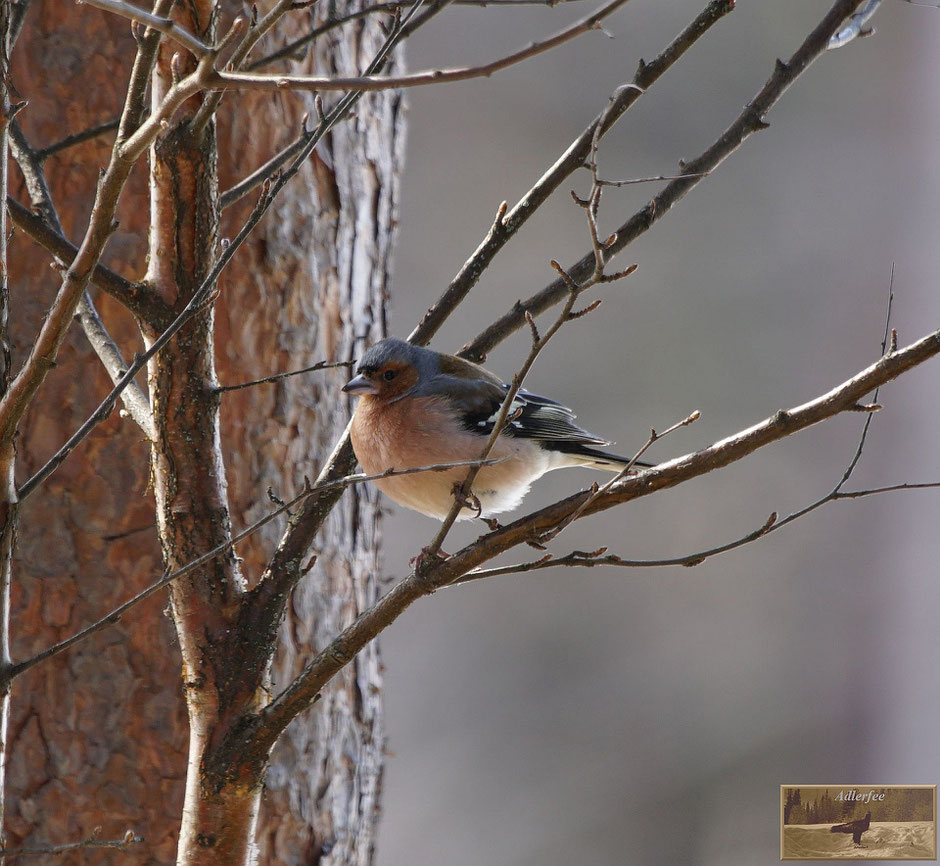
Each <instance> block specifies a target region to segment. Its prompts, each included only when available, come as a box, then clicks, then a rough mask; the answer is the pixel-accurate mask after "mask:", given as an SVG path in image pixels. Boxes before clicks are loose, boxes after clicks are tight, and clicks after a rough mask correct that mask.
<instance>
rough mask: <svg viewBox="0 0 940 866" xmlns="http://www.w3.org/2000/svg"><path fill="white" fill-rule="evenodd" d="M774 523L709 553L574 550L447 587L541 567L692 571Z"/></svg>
mask: <svg viewBox="0 0 940 866" xmlns="http://www.w3.org/2000/svg"><path fill="white" fill-rule="evenodd" d="M776 520H777V515H776V513H774V514H771V515H770V517H768V518H767V520H766V522H765V523H764V525H763V526H762V527H761V528H760V529H757V530H755V531H754V532H750V533H748V534H747V535H745V536H743V537H742V538H738V539H736V540H735V541H731V542H729V543H727V544H722V545H720V546H718V547H713V548H711V549H710V550H699V551H696V552H695V553H690V554H687V555H686V556H675V557H672V558H670V559H623V558H622V557H620V556H616V555H615V554H607V555H606V556H605V555H604V554H606V553H607V548H606V547H601V548H599V549H598V550H592V551H587V552H586V551H583V550H574V551H572V552H571V553H569V554H567V555H566V556H557V557H553V556H552V555H551V554H547V555H546V556H543V557H541V558H540V559H536V560H533V561H532V562H520V563H517V564H516V565H504V566H500V567H498V568H481V569H476V570H475V571H471V572H470V573H469V574H465V575H464V576H463V577H458V578H457V579H456V580H455V581H454V582H453V583H451V584H448V586H459V585H460V584H463V583H471V582H472V581H475V580H483V579H484V578H488V577H500V576H502V575H506V574H522V573H524V572H526V571H538V570H540V569H543V568H554V567H555V566H584V567H586V568H594V567H595V566H598V565H615V566H620V567H622V568H660V567H667V566H674V565H681V566H684V567H686V568H691V567H693V566H696V565H701V564H702V563H703V562H704V561H705V560H706V559H708V558H710V557H712V556H716V555H717V554H719V553H726V552H727V551H729V550H734V549H735V548H738V547H743V546H744V545H746V544H751V543H752V542H754V541H757V540H758V539H759V538H763V537H764V536H765V535H766V534H767V533H768V532H769V531H770V529H771V528H772V527H773V525H774V522H775V521H776Z"/></svg>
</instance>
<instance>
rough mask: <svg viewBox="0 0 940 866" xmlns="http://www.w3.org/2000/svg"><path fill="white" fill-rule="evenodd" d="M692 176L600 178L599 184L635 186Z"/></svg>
mask: <svg viewBox="0 0 940 866" xmlns="http://www.w3.org/2000/svg"><path fill="white" fill-rule="evenodd" d="M708 174H709V172H707V171H704V172H702V173H701V174H700V175H698V177H708ZM692 176H693V175H690V174H659V175H656V176H655V177H631V178H628V179H627V180H604V179H603V178H598V181H597V182H598V183H599V184H600V185H601V186H614V187H621V186H633V185H634V184H637V183H656V182H658V181H662V180H684V179H685V178H687V177H692Z"/></svg>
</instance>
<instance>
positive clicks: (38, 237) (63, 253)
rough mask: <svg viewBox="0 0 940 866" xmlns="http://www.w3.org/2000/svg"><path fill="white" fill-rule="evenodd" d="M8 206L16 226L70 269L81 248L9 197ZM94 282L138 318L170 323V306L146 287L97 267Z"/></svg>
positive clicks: (92, 279) (92, 275) (93, 273)
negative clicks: (167, 306) (168, 308)
mask: <svg viewBox="0 0 940 866" xmlns="http://www.w3.org/2000/svg"><path fill="white" fill-rule="evenodd" d="M7 207H8V208H9V209H10V218H11V219H12V220H13V224H14V225H15V226H16V227H17V228H18V229H19V230H20V231H22V232H23V233H24V234H26V235H28V236H29V237H31V238H32V239H33V240H34V241H36V242H37V243H38V244H39V245H40V246H42V247H45V248H46V249H47V250H48V251H49V252H50V253H51V254H52V256H53V257H54V258H55V259H56V261H58V262H61V263H62V264H63V265H65V266H66V267H68V266H69V265H70V264H71V263H72V261H73V260H74V258H75V255H76V254H77V252H78V248H77V247H76V246H75V245H74V244H73V243H71V241H69V240H68V239H67V238H65V237H63V236H62V235H60V234H59V233H58V232H55V231H53V230H52V229H51V228H49V226H48V225H46V223H45V222H44V221H43V220H42V219H41V218H40V217H38V216H36V214H34V213H33V212H32V211H31V210H29V208H26V207H24V206H23V205H21V204H20V203H19V202H18V201H16V199H13V198H10V197H7ZM91 282H93V283H94V284H95V285H96V286H97V287H98V288H99V289H101V290H102V291H103V292H106V293H107V294H109V295H111V297H113V298H114V299H115V300H117V301H120V302H121V303H122V304H123V305H124V306H125V307H127V309H128V310H130V311H131V312H132V313H133V314H134V315H135V316H138V317H140V318H142V319H144V320H146V321H148V322H157V323H158V325H159V324H160V323H162V322H163V320H166V324H168V323H169V319H168V310H167V308H166V306H165V305H164V304H163V303H162V301H160V299H159V298H158V297H156V296H155V294H154V293H153V292H151V291H150V290H149V289H148V288H147V287H146V286H144V285H141V284H139V283H133V282H131V281H130V280H126V279H124V277H122V276H121V275H120V274H116V273H115V272H114V271H112V270H111V269H110V268H106V267H105V266H104V265H100V264H99V265H96V266H95V269H94V270H93V271H92V274H91Z"/></svg>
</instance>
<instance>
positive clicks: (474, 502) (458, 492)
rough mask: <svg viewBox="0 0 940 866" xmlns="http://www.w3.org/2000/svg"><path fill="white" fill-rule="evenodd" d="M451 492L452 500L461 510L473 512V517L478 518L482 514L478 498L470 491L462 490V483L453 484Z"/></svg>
mask: <svg viewBox="0 0 940 866" xmlns="http://www.w3.org/2000/svg"><path fill="white" fill-rule="evenodd" d="M451 492H452V493H453V494H454V499H455V500H457V504H458V505H460V507H461V508H469V509H470V510H471V511H475V512H476V514H474V515H473V516H474V517H480V516H481V515H482V514H483V505H482V503H481V502H480V499H479V497H478V496H477V495H476V494H475V493H474V492H473V491H472V490H467V491H465V490H464V489H463V482H462V481H456V482H454V486H453V489H452V490H451Z"/></svg>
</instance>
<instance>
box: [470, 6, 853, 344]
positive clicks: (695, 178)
mask: <svg viewBox="0 0 940 866" xmlns="http://www.w3.org/2000/svg"><path fill="white" fill-rule="evenodd" d="M862 2H864V0H837V2H836V3H835V4H834V5H833V7H832V8H831V9H830V10H829V12H828V13H827V14H826V16H825V18H823V20H822V21H821V22H820V24H819V25H818V26H817V27H816V28H815V29H814V30H813V32H812V33H811V34H810V35H809V36H808V37H807V38H806V40H805V41H804V42H803V44H802V45H801V46H800V47H799V48H798V49H797V51H796V52H795V53H794V55H793V56H792V57H791V58H790V60H789V61H788V62H787V63H783V62H782V61H779V60H778V61H777V63H776V66H775V67H774V71H773V74H772V75H771V76H770V80H769V81H768V82H767V84H765V85H764V87H763V88H762V89H761V90H760V92H759V93H758V94H757V95H756V96H755V97H754V99H753V100H751V102H750V103H748V105H747V106H746V107H745V109H744V111H743V112H742V113H741V114H740V115H739V116H738V118H737V119H736V120H735V121H734V123H732V124H731V126H729V127H728V129H727V130H725V132H724V133H722V134H721V136H719V138H718V139H717V140H716V141H715V142H714V143H713V144H712V145H711V146H710V147H709V148H708V149H707V150H705V151H704V152H703V153H702V154H701V155H700V156H698V157H696V158H695V159H694V160H692V161H691V162H688V163H684V164H683V165H682V179H680V180H674V181H672V182H671V183H669V184H668V185H667V186H666V187H665V188H664V189H663V190H662V191H661V192H660V193H659V194H658V195H656V196H655V197H654V198H653V199H652V201H650V203H649V204H648V205H646V207H644V208H642V209H641V210H640V211H638V212H637V213H635V214H634V215H633V216H632V217H630V219H628V220H627V221H626V222H625V223H624V224H623V225H621V226H620V227H619V228H618V229H617V230H616V235H617V238H616V241H615V242H614V244H613V245H612V246H611V247H610V250H609V253H610V255H614V254H616V253H618V252H620V251H622V250H623V249H625V248H626V247H627V246H628V245H629V244H630V243H632V242H633V241H634V240H636V238H638V237H639V236H640V235H642V234H643V233H644V232H646V231H647V230H648V229H649V228H650V227H651V226H652V225H653V224H654V223H655V222H656V221H657V220H660V219H662V217H663V216H665V215H666V214H667V213H668V212H669V210H670V209H671V208H672V207H673V206H674V205H675V204H677V203H678V202H679V201H681V200H682V199H683V198H684V197H685V196H686V194H687V193H688V192H690V191H691V190H692V189H693V188H694V187H695V186H696V185H697V184H698V183H700V182H701V180H702V178H703V177H705V176H707V175H708V174H710V173H711V172H713V171H714V170H715V169H716V168H717V167H718V166H719V165H720V164H721V163H722V162H723V161H724V160H725V159H726V158H727V157H728V156H730V155H731V154H732V153H734V151H736V150H737V149H738V148H739V147H740V146H741V145H742V144H743V143H744V141H745V140H746V139H748V138H749V137H750V136H751V135H752V134H753V133H755V132H759V131H760V130H762V129H765V128H766V127H767V123H766V121H765V120H764V117H765V115H766V114H767V113H768V112H769V111H770V109H771V108H773V107H774V105H776V104H777V102H778V101H779V100H780V97H782V96H783V94H784V93H785V92H786V91H787V89H788V88H789V87H790V85H791V84H793V82H794V81H795V80H796V79H797V78H798V77H799V76H800V75H802V74H803V73H804V72H805V71H806V69H807V68H808V67H809V65H810V64H811V63H812V62H813V61H814V60H815V59H816V58H817V57H819V55H820V54H822V53H823V52H825V50H826V46H827V45H828V43H829V38H830V37H831V36H832V34H833V33H835V32H836V30H837V29H838V28H839V26H840V25H841V24H842V22H843V21H844V20H845V19H846V18H847V17H848V16H849V15H851V14H852V12H854V11H855V8H856V7H857V6H858V5H859V4H860V3H862ZM593 266H594V255H593V252H591V253H587V254H586V255H584V256H583V257H582V258H581V259H580V260H579V261H578V262H577V263H576V264H574V265H573V266H572V267H570V268H569V269H568V273H569V274H571V276H572V277H573V278H574V279H575V280H579V279H581V278H583V275H584V274H586V273H588V272H589V271H590V269H591V268H592V267H593ZM566 291H567V289H566V287H565V284H564V282H563V281H562V280H555V281H554V282H553V283H551V284H549V285H548V286H546V287H545V288H544V289H542V290H541V291H540V292H537V293H536V294H534V295H533V296H532V297H530V298H528V299H527V300H525V301H519V302H517V303H516V304H515V305H514V306H513V308H512V309H511V310H510V311H509V312H508V313H506V314H505V315H504V316H503V317H502V318H500V319H499V320H498V321H496V322H494V323H493V324H492V325H490V326H489V327H488V328H487V329H486V330H485V331H483V332H482V333H481V334H479V335H478V336H477V337H476V338H475V339H474V340H473V341H472V342H470V343H468V344H467V345H466V346H465V347H464V348H463V350H462V351H461V352H460V354H461V356H463V357H465V358H469V359H471V360H474V361H481V360H483V359H484V358H485V357H486V355H487V353H488V352H490V351H491V350H492V349H493V348H494V347H495V346H496V345H498V344H499V343H500V342H502V341H503V340H504V339H506V337H508V336H509V335H510V334H512V333H515V332H516V331H517V330H519V328H521V327H523V325H524V324H525V313H526V311H528V312H530V313H531V314H532V315H538V314H539V313H541V312H544V311H545V310H547V309H548V308H549V307H552V306H554V305H555V304H557V303H558V302H559V301H561V300H562V299H563V298H564V297H565V293H566Z"/></svg>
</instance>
